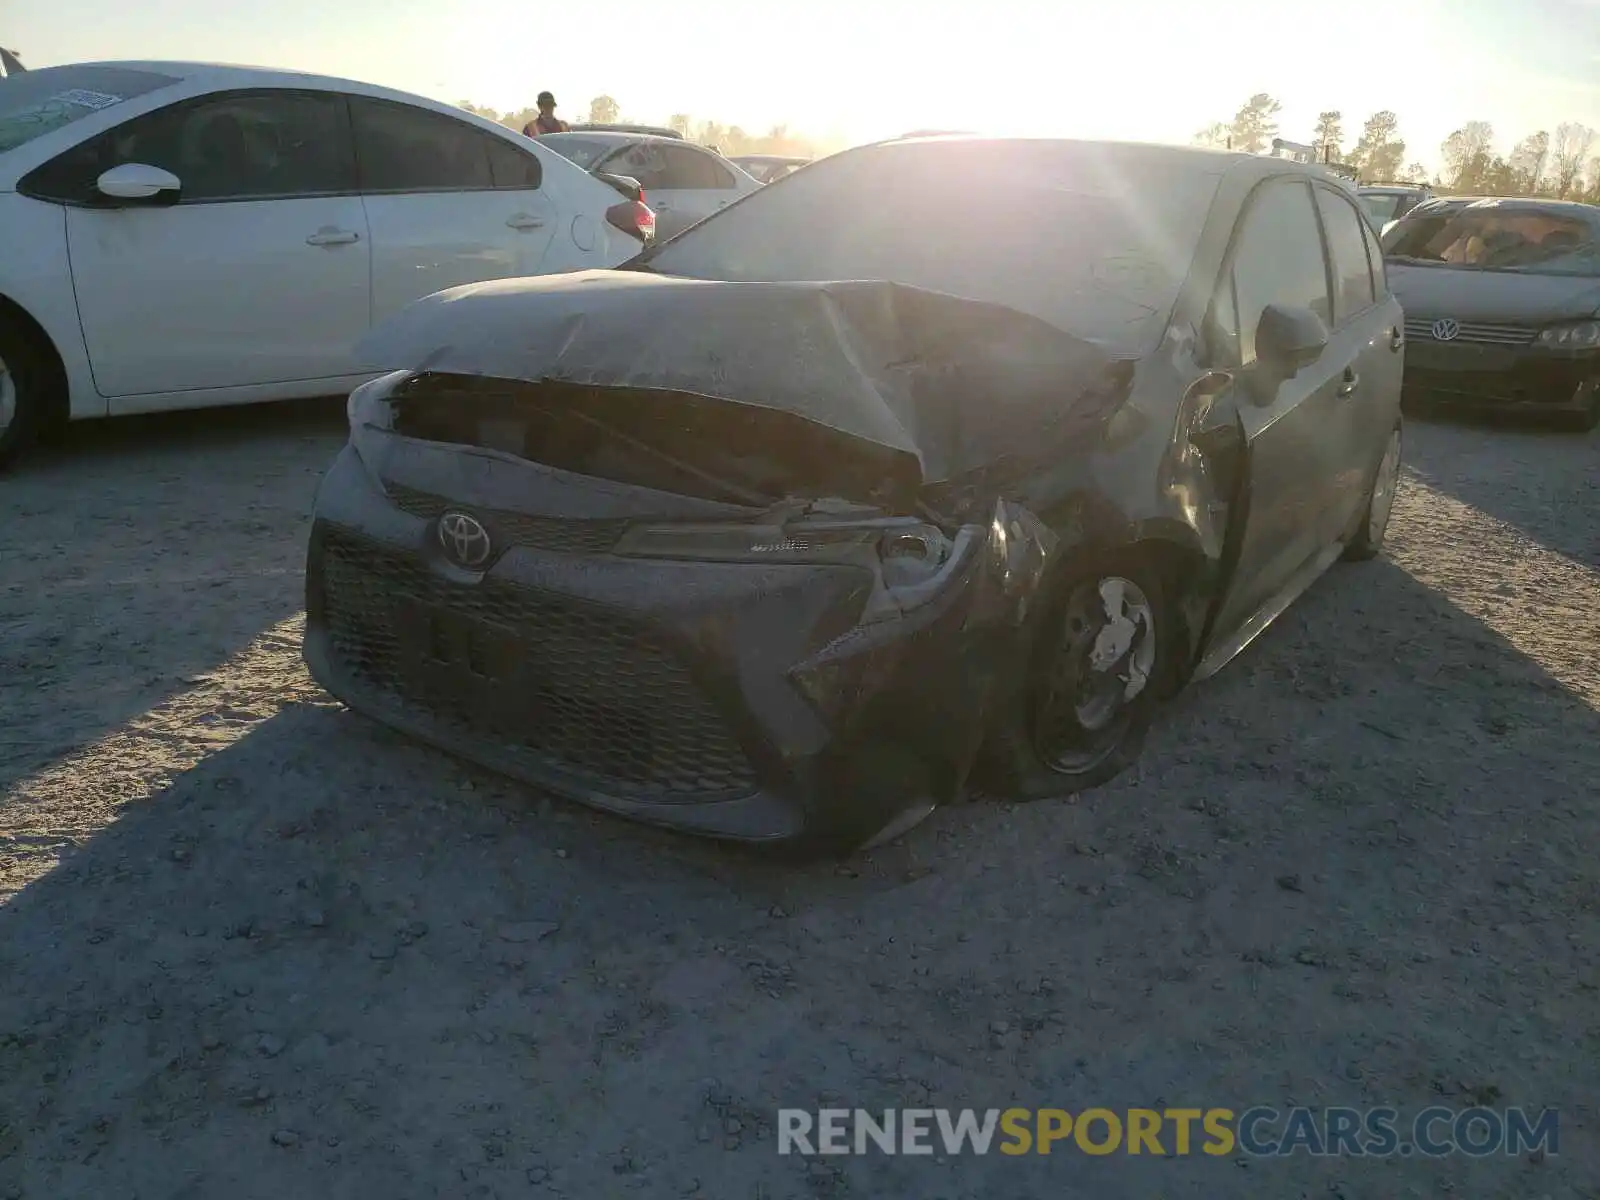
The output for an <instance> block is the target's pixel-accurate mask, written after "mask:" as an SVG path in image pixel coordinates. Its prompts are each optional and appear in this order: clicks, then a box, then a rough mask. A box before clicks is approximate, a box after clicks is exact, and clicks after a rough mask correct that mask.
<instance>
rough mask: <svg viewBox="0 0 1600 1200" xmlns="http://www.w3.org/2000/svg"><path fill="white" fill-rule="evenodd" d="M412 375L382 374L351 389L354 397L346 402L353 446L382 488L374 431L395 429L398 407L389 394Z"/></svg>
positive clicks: (396, 372) (369, 472)
mask: <svg viewBox="0 0 1600 1200" xmlns="http://www.w3.org/2000/svg"><path fill="white" fill-rule="evenodd" d="M410 375H411V372H410V371H391V372H390V373H389V374H387V375H380V376H378V378H376V379H373V380H369V381H368V382H366V383H363V384H362V385H361V386H360V387H358V388H357V389H356V390H355V391H353V392H351V393H350V399H349V400H347V401H346V402H345V406H344V413H345V418H346V419H347V420H348V421H349V422H350V445H351V447H352V448H353V449H354V450H355V452H356V457H357V458H359V459H360V460H361V463H362V465H363V466H364V467H366V468H367V473H368V474H369V475H371V476H372V479H373V482H375V483H378V486H379V487H380V488H381V487H382V486H383V485H382V483H381V482H379V479H378V477H379V475H380V473H381V472H380V471H379V466H380V464H379V463H378V461H377V457H378V456H377V450H376V447H375V445H374V438H373V436H372V431H373V430H375V429H376V430H383V429H392V428H394V410H393V409H392V408H391V407H390V406H389V397H390V395H392V394H393V392H394V389H395V388H396V387H397V386H398V385H399V384H400V383H401V381H403V380H405V379H407V378H409V377H410Z"/></svg>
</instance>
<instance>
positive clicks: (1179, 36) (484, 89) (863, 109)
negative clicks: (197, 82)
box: [0, 0, 1600, 168]
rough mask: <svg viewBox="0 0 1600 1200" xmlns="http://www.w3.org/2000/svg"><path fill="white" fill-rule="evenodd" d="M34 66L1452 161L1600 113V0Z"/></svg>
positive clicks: (825, 128)
mask: <svg viewBox="0 0 1600 1200" xmlns="http://www.w3.org/2000/svg"><path fill="white" fill-rule="evenodd" d="M0 39H4V40H3V41H0V45H5V46H7V47H8V48H9V49H14V50H16V51H18V52H19V53H20V54H21V56H22V58H23V61H24V62H25V63H27V65H28V66H30V67H42V66H49V65H53V64H57V63H65V62H74V61H77V62H83V61H91V60H99V59H198V60H205V61H213V62H234V63H249V64H253V65H259V66H278V67H292V68H295V69H299V70H308V71H314V72H318V73H323V74H331V75H339V76H345V77H349V78H355V79H362V80H366V81H369V82H372V83H378V84H383V85H387V86H390V87H396V88H401V89H405V90H408V91H413V92H420V93H422V94H424V95H427V96H432V97H434V98H436V99H440V100H445V101H450V102H455V101H461V100H470V101H472V102H474V103H476V104H480V105H487V106H489V107H492V108H496V109H500V110H509V109H519V108H522V107H523V106H524V105H528V104H531V103H532V99H533V97H534V95H535V94H536V93H537V92H539V91H540V90H542V89H549V90H550V91H552V92H554V93H555V95H556V97H557V99H558V101H559V102H560V105H561V108H560V112H561V114H562V115H564V116H566V117H567V118H568V119H569V120H581V119H582V118H583V117H584V116H585V115H586V114H587V110H588V102H589V100H590V98H591V97H593V96H596V95H600V94H602V93H604V94H608V95H611V96H613V97H615V98H616V99H617V100H618V101H619V102H620V104H621V107H622V112H623V116H624V118H625V119H629V120H635V121H648V122H654V123H663V122H665V121H666V120H667V118H668V117H670V116H671V115H672V114H674V113H688V114H690V115H691V116H693V117H694V118H695V119H696V120H704V119H713V120H717V121H720V122H722V123H723V124H726V125H739V126H741V127H743V128H744V129H745V130H746V131H748V132H765V131H766V130H767V129H768V128H770V127H771V126H773V125H777V124H787V125H788V126H789V127H790V128H791V129H793V130H795V131H798V132H803V133H806V134H809V135H812V136H816V137H821V138H827V139H838V140H839V141H841V142H844V143H854V142H860V141H868V140H871V139H874V138H878V137H889V136H893V135H895V134H899V133H904V132H906V131H908V130H911V129H916V128H930V127H931V128H958V129H971V130H977V131H981V132H988V133H1021V134H1037V135H1061V136H1069V137H1113V138H1128V139H1133V140H1140V141H1178V142H1186V141H1188V140H1189V139H1190V138H1191V136H1192V135H1193V134H1194V133H1195V131H1196V130H1198V129H1200V128H1202V127H1204V126H1206V125H1209V124H1210V123H1211V122H1213V121H1226V120H1228V119H1229V118H1231V116H1232V115H1233V113H1234V112H1235V111H1236V110H1237V109H1238V108H1239V106H1240V105H1241V104H1242V103H1243V102H1244V100H1245V99H1246V98H1247V97H1249V96H1250V95H1251V94H1253V93H1255V92H1262V91H1265V92H1268V93H1270V94H1271V95H1273V96H1274V97H1276V98H1277V99H1278V100H1279V101H1280V102H1281V103H1282V105H1283V109H1282V111H1281V113H1280V114H1279V123H1280V130H1279V132H1280V134H1281V135H1282V136H1284V137H1288V138H1291V139H1294V140H1297V141H1309V140H1310V135H1311V129H1312V125H1313V123H1314V122H1315V120H1316V114H1317V113H1318V112H1319V111H1322V110H1324V109H1338V110H1339V111H1341V112H1342V113H1343V114H1344V127H1345V131H1346V135H1347V144H1348V143H1349V142H1353V141H1354V138H1355V135H1356V134H1357V133H1358V132H1359V130H1360V127H1361V124H1362V122H1363V121H1364V120H1365V119H1366V117H1367V116H1369V115H1370V114H1371V113H1373V112H1375V111H1377V110H1379V109H1393V110H1394V111H1395V112H1396V113H1398V114H1399V117H1400V136H1402V137H1403V138H1405V139H1406V141H1407V154H1406V159H1407V161H1412V160H1418V161H1421V162H1423V163H1425V164H1426V165H1428V166H1429V167H1430V168H1432V167H1435V166H1436V165H1437V163H1438V159H1439V144H1440V142H1442V141H1443V140H1444V139H1445V138H1446V137H1447V136H1448V135H1449V134H1450V132H1451V131H1452V130H1454V129H1456V128H1459V127H1460V126H1461V125H1462V124H1463V123H1465V122H1466V121H1469V120H1486V121H1489V122H1491V123H1492V124H1493V126H1494V128H1495V133H1496V141H1497V143H1498V144H1499V149H1500V150H1501V151H1502V152H1504V151H1506V150H1509V149H1510V147H1511V145H1512V144H1513V143H1514V142H1515V141H1516V140H1517V139H1519V138H1521V137H1523V136H1524V135H1526V134H1528V133H1531V132H1534V131H1535V130H1538V129H1552V128H1554V126H1556V125H1558V124H1560V123H1561V122H1563V121H1578V122H1581V123H1583V124H1586V125H1590V126H1592V127H1595V128H1600V0H1382V2H1381V3H1378V2H1373V0H1322V2H1321V3H1315V4H1313V3H1309V2H1308V0H1205V2H1203V3H1200V4H1195V3H1184V2H1182V0H1115V2H1114V3H1110V4H1107V3H1098V2H1097V3H1071V2H1067V3H1056V4H1051V3H1050V0H966V2H964V3H960V4H957V3H954V2H952V0H923V2H922V3H917V4H912V3H906V2H904V0H854V3H843V2H841V0H808V2H807V3H805V4H797V3H788V2H782V0H757V2H755V3H751V2H749V0H746V2H745V3H730V2H728V0H667V2H660V0H656V2H651V3H642V2H639V0H604V2H603V3H598V4H582V3H549V2H546V3H538V2H535V0H255V2H254V3H252V4H249V5H238V6H230V5H228V4H226V3H219V0H145V2H144V3H139V4H131V3H128V0H54V2H46V0H0Z"/></svg>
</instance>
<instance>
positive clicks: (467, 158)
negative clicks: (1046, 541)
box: [350, 96, 561, 323]
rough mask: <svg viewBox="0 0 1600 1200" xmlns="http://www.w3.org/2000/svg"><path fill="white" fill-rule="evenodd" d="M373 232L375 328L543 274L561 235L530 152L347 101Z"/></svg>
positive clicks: (367, 102) (419, 111) (461, 127)
mask: <svg viewBox="0 0 1600 1200" xmlns="http://www.w3.org/2000/svg"><path fill="white" fill-rule="evenodd" d="M350 116H351V125H352V128H353V129H354V132H355V149H356V164H357V169H358V172H359V179H360V188H361V199H362V203H363V204H364V205H365V207H366V213H367V224H368V226H369V227H370V228H371V230H372V319H373V321H374V322H375V323H376V322H378V321H382V320H383V319H384V318H385V317H388V316H391V315H392V314H394V313H396V312H398V311H400V309H402V308H404V307H405V306H406V305H407V304H410V303H411V302H412V301H413V300H417V299H419V298H421V297H423V296H428V295H431V294H432V293H434V292H438V291H442V290H443V289H445V288H449V287H455V286H457V285H459V284H463V283H478V282H480V281H482V280H485V279H505V278H510V277H514V276H522V275H537V274H539V272H540V270H541V268H542V265H543V262H544V259H545V255H546V254H547V253H548V252H549V249H550V244H551V241H552V239H553V238H554V237H555V235H556V234H557V232H558V230H559V225H560V218H561V214H560V212H559V211H558V205H557V204H556V203H555V201H554V200H553V199H552V198H551V197H550V196H549V195H548V194H547V193H546V191H545V190H544V189H543V188H542V187H541V184H542V182H543V170H542V165H541V163H540V161H539V158H538V156H537V155H536V154H534V152H533V151H532V150H531V149H524V148H522V147H520V146H518V145H516V144H515V142H514V141H513V140H512V139H511V138H510V137H505V138H501V137H498V136H496V135H495V134H493V133H490V132H488V131H487V130H483V129H480V128H478V127H477V126H476V125H473V124H471V123H469V122H467V121H461V120H457V119H456V118H454V117H450V116H446V115H445V114H443V113H436V112H431V111H429V110H428V109H424V108H418V107H415V106H413V105H409V104H401V103H399V102H397V101H392V100H378V99H375V98H372V97H367V96H351V97H350Z"/></svg>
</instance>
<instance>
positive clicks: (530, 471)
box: [305, 372, 1052, 845]
mask: <svg viewBox="0 0 1600 1200" xmlns="http://www.w3.org/2000/svg"><path fill="white" fill-rule="evenodd" d="M628 414H631V415H628ZM351 427H352V436H351V442H350V444H349V445H347V446H346V447H345V449H344V450H343V452H342V453H341V454H340V455H339V457H338V459H337V460H336V462H335V463H334V465H333V467H332V469H331V470H330V472H329V474H328V476H327V477H326V479H325V480H324V482H323V484H322V487H321V489H320V491H319V494H318V499H317V507H316V516H315V522H314V527H313V532H312V537H311V544H310V551H309V558H308V563H307V575H306V588H307V597H306V605H307V631H306V643H305V656H306V660H307V662H308V664H309V666H310V668H311V671H312V673H313V675H314V676H315V677H316V679H317V680H318V682H319V683H321V684H322V685H323V686H324V687H326V688H327V689H328V691H330V692H331V693H332V694H333V695H334V696H336V697H338V698H339V699H340V700H342V701H344V702H345V703H346V704H348V705H349V706H350V707H351V708H353V709H356V710H358V711H360V712H363V713H366V714H368V715H370V716H372V717H375V718H377V719H378V720H381V721H383V722H385V723H387V724H390V725H392V726H394V727H396V728H399V729H401V730H404V731H406V732H408V733H410V734H412V735H415V736H417V737H419V738H422V739H424V740H427V741H429V742H432V743H435V744H437V745H439V746H441V747H443V748H445V749H447V750H450V751H452V752H455V753H457V754H460V755H461V756H463V757H465V758H468V759H471V760H475V761H477V762H479V763H481V764H483V765H484V766H487V767H489V768H491V769H495V770H498V771H501V772H503V773H505V774H507V775H510V776H513V777H516V778H518V779H521V780H524V781H526V782H527V783H530V784H533V785H536V786H538V787H542V788H546V789H548V790H550V791H552V792H554V793H556V794H559V795H561V796H564V797H567V798H569V799H572V800H576V801H579V802H582V803H585V804H590V805H593V806H596V807H598V808H602V809H606V810H609V811H612V812H615V813H619V814H623V815H626V816H629V817H633V818H638V819H642V820H646V821H649V822H652V823H655V824H659V825H663V826H669V827H673V828H677V829H680V830H684V831H689V832H693V833H698V834H704V835H711V836H716V837H721V838H728V839H736V840H742V841H750V842H767V843H770V842H783V841H818V842H826V843H829V844H839V845H859V844H861V843H863V842H865V841H868V840H870V839H871V838H872V837H873V836H874V835H876V834H879V833H880V832H882V831H884V830H886V829H892V828H895V827H897V826H900V825H904V824H906V823H909V822H910V821H911V820H914V819H915V817H916V816H917V815H919V814H921V813H922V812H925V811H926V810H927V809H928V808H930V807H931V806H933V805H935V804H938V803H941V802H946V801H949V800H951V799H953V798H954V797H956V796H957V795H958V794H959V793H960V791H961V789H962V786H963V783H964V781H965V779H966V777H967V774H968V772H969V770H970V768H971V766H972V763H973V760H974V758H975V756H976V754H977V751H978V747H979V745H980V742H981V740H982V738H983V736H984V731H985V724H986V716H987V714H988V708H989V705H990V702H991V698H992V697H993V696H994V695H995V694H996V689H997V687H998V686H1000V685H1001V684H1002V683H1003V681H1002V680H1001V679H999V678H998V672H999V671H1000V670H1001V669H1002V668H1000V667H998V666H997V664H1001V663H1005V662H1009V661H1012V660H1013V658H1014V655H1010V654H1006V653H1004V651H1005V650H1006V649H1007V648H1008V647H1009V646H1010V644H1011V643H1012V642H1013V641H1014V640H1015V638H1016V637H1017V630H1018V628H1019V626H1020V623H1021V620H1022V615H1023V612H1024V610H1025V608H1026V603H1027V599H1028V597H1029V595H1030V594H1031V593H1032V591H1033V590H1034V589H1036V588H1037V586H1038V583H1039V577H1040V573H1041V572H1042V570H1043V566H1044V563H1045V561H1046V560H1047V559H1048V557H1049V555H1050V552H1051V544H1052V535H1051V534H1050V533H1049V532H1048V531H1046V530H1045V529H1043V527H1042V526H1040V525H1039V524H1038V522H1036V521H1034V520H1033V519H1032V518H1031V516H1029V514H1027V513H1026V512H1023V511H1020V510H1018V511H1013V510H1012V509H1010V508H1008V507H1007V506H1006V505H1005V504H1004V503H1003V502H997V503H996V504H995V505H993V506H992V507H991V508H990V509H989V511H987V512H986V513H985V514H984V516H983V517H982V518H981V519H976V518H969V519H967V520H965V521H962V522H954V521H950V520H947V519H943V518H940V517H939V516H938V515H937V514H930V513H927V512H925V511H919V506H918V504H917V502H916V500H915V492H914V489H910V488H909V487H902V486H900V485H898V484H897V483H896V479H897V473H896V469H895V466H894V463H893V461H892V459H888V458H884V457H883V453H882V448H881V447H873V446H869V445H866V444H864V443H861V442H859V441H857V440H852V439H849V438H846V437H844V436H843V435H837V434H836V433H835V431H830V430H823V429H819V428H818V427H816V426H814V425H807V424H806V423H805V422H798V423H794V422H790V423H787V424H785V418H784V414H777V413H772V412H761V413H757V412H754V411H751V410H744V409H736V408H732V407H730V406H727V405H715V404H709V405H708V404H701V403H700V402H699V401H698V400H697V399H696V398H695V397H690V396H673V397H667V398H665V399H664V398H663V397H662V396H661V395H659V394H653V395H650V396H643V395H637V394H632V395H630V394H624V393H620V392H606V391H603V390H601V389H594V388H576V387H557V386H552V385H533V384H526V383H515V382H508V381H494V380H469V379H464V378H462V377H459V376H451V375H434V374H429V373H427V372H422V373H414V372H397V373H395V374H394V375H391V376H387V377H385V378H383V379H380V380H377V381H375V382H374V383H372V384H369V385H367V386H366V387H365V388H363V389H361V390H359V391H358V392H357V393H356V394H355V396H353V397H352V400H351ZM807 439H819V440H817V441H816V442H815V444H807ZM774 444H781V445H783V446H785V447H786V452H785V453H784V454H782V455H778V456H775V457H776V459H778V460H781V461H756V460H757V459H758V458H759V457H760V456H759V455H757V454H756V453H755V452H754V451H753V450H751V449H750V447H759V446H771V445H774ZM695 447H701V448H702V449H703V452H696V451H695V449H694V448H695ZM707 447H709V449H704V448H707ZM801 460H803V461H804V462H805V463H806V464H808V465H807V466H806V468H805V469H804V471H801V472H800V473H799V474H808V475H810V476H811V477H812V478H814V479H816V480H817V481H818V482H819V484H824V485H825V486H819V487H818V488H817V489H815V491H814V494H810V495H804V494H800V493H799V490H798V488H797V486H795V480H796V479H797V478H798V477H799V475H797V474H796V471H797V468H795V467H794V465H793V464H794V463H796V462H798V461H801ZM733 461H737V462H739V463H740V464H742V466H741V473H740V474H739V475H738V477H737V478H736V479H730V478H727V477H726V475H727V470H726V464H727V463H730V462H733ZM823 464H825V465H823Z"/></svg>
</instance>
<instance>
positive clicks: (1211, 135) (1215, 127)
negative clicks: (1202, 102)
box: [1193, 121, 1233, 150]
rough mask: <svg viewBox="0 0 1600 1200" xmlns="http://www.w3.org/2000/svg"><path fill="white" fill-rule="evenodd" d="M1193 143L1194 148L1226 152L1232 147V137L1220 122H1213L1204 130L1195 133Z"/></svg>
mask: <svg viewBox="0 0 1600 1200" xmlns="http://www.w3.org/2000/svg"><path fill="white" fill-rule="evenodd" d="M1193 141H1194V144H1195V145H1196V146H1208V147H1210V148H1211V149H1213V150H1226V149H1228V148H1229V147H1230V146H1231V145H1232V141H1233V135H1232V133H1231V132H1230V131H1229V129H1228V127H1227V126H1226V125H1224V124H1223V123H1222V122H1221V121H1213V122H1212V123H1211V124H1210V125H1207V126H1206V127H1205V128H1204V129H1202V130H1199V131H1198V132H1196V134H1195V135H1194V139H1193Z"/></svg>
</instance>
